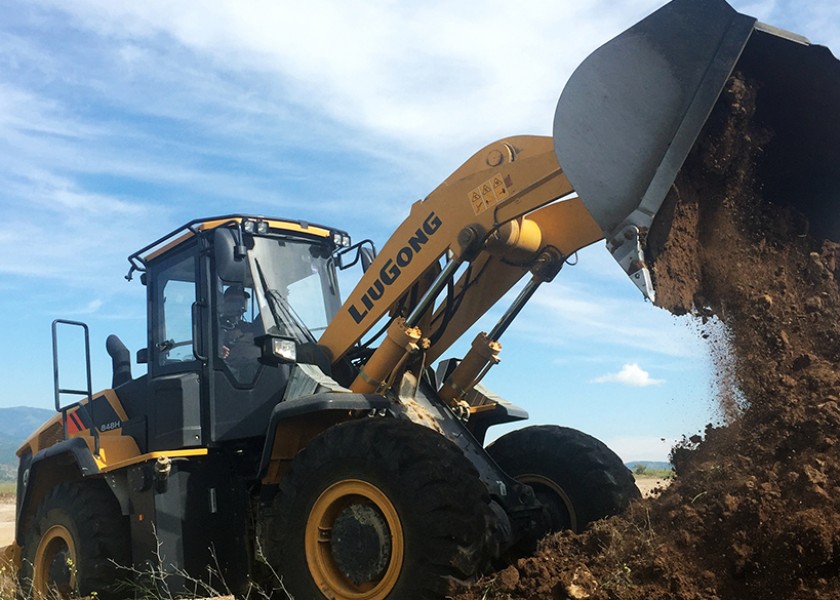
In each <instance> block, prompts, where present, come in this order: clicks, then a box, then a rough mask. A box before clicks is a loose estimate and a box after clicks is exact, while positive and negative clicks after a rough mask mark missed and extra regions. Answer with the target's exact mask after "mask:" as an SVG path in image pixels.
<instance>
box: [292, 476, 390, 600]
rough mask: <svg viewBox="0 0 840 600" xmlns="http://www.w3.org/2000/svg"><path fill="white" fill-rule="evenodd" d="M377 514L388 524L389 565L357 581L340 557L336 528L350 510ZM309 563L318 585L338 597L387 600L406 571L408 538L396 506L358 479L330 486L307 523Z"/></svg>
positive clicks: (311, 512) (387, 559) (320, 498)
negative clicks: (336, 544) (406, 542)
mask: <svg viewBox="0 0 840 600" xmlns="http://www.w3.org/2000/svg"><path fill="white" fill-rule="evenodd" d="M353 510H362V511H366V512H367V513H368V514H375V515H376V519H377V521H378V522H379V523H381V524H383V525H385V526H386V527H387V534H386V535H387V537H388V541H389V542H390V548H389V551H388V552H387V553H386V554H387V555H386V556H385V559H386V561H387V562H386V564H385V565H383V567H382V568H381V569H378V572H377V574H376V575H375V576H372V577H371V578H370V579H369V580H366V581H354V580H353V579H352V578H351V577H350V576H349V575H348V574H347V573H346V571H345V570H344V569H342V567H341V565H340V564H339V561H338V560H337V559H336V556H335V552H334V546H333V543H334V540H333V528H334V526H335V525H336V523H337V520H338V519H339V518H340V517H341V515H343V514H346V513H347V511H353ZM305 546H306V562H307V565H308V566H309V572H310V573H311V575H312V578H313V579H314V580H315V584H316V585H317V586H318V588H319V589H320V590H321V592H322V593H323V594H324V595H325V596H326V597H327V598H331V599H335V600H384V599H385V598H387V597H388V594H390V593H391V591H393V589H394V586H395V585H396V583H397V580H398V579H399V576H400V572H401V570H402V564H403V557H404V553H405V540H404V537H403V530H402V525H401V523H400V518H399V515H398V514H397V510H396V509H395V508H394V505H393V504H392V503H391V501H390V500H389V499H388V497H387V496H386V495H385V494H384V493H383V492H382V491H381V490H380V489H379V488H377V487H376V486H374V485H372V484H370V483H368V482H366V481H360V480H357V479H348V480H344V481H340V482H338V483H335V484H333V485H331V486H330V487H328V488H327V489H326V490H324V492H323V493H322V494H321V495H320V496H319V497H318V499H317V500H316V501H315V504H314V505H313V507H312V510H311V511H310V513H309V518H308V519H307V522H306V538H305Z"/></svg>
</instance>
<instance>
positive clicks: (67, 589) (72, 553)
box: [32, 525, 78, 600]
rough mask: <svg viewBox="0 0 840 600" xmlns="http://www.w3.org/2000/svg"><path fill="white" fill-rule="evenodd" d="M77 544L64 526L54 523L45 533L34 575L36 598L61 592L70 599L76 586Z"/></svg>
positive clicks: (37, 552)
mask: <svg viewBox="0 0 840 600" xmlns="http://www.w3.org/2000/svg"><path fill="white" fill-rule="evenodd" d="M76 558H77V554H76V543H75V542H74V541H73V536H72V535H71V534H70V531H69V530H68V529H67V528H66V527H64V526H63V525H53V526H52V527H50V528H49V529H47V531H46V533H44V535H43V536H41V541H40V542H39V543H38V549H37V550H36V551H35V564H34V565H33V574H32V591H33V596H34V600H46V599H47V598H49V597H51V594H54V593H55V592H58V594H59V596H60V597H61V598H69V597H70V595H71V594H72V593H73V592H74V591H75V589H76V569H77V568H78V562H77V560H76Z"/></svg>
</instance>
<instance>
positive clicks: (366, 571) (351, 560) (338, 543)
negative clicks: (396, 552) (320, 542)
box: [330, 504, 391, 585]
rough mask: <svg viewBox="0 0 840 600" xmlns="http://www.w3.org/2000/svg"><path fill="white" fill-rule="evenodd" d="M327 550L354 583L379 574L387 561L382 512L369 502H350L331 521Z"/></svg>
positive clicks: (388, 547) (388, 551)
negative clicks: (330, 533) (331, 528)
mask: <svg viewBox="0 0 840 600" xmlns="http://www.w3.org/2000/svg"><path fill="white" fill-rule="evenodd" d="M330 551H331V553H332V557H333V560H334V561H335V565H336V567H338V569H339V570H340V571H341V572H342V573H343V574H344V576H345V577H347V578H348V579H349V580H350V581H352V582H353V583H355V584H357V585H358V584H360V583H362V582H365V581H376V580H378V579H379V578H381V577H382V576H383V575H384V574H385V571H386V569H387V568H388V564H389V563H390V561H391V534H390V531H389V529H388V522H387V521H386V519H385V517H384V515H382V513H381V512H380V511H378V510H377V509H376V508H375V507H374V506H371V505H370V504H351V505H350V506H348V507H346V508H345V509H344V510H342V511H341V512H340V513H339V514H338V516H337V517H336V519H335V523H334V524H333V531H332V539H331V541H330Z"/></svg>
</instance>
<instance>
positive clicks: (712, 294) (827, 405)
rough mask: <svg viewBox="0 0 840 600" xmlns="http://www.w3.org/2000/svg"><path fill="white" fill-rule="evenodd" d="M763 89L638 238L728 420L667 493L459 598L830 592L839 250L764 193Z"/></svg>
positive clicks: (553, 540) (730, 91) (724, 121)
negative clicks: (693, 340) (688, 321)
mask: <svg viewBox="0 0 840 600" xmlns="http://www.w3.org/2000/svg"><path fill="white" fill-rule="evenodd" d="M758 89H759V88H758V86H755V85H753V84H752V82H749V81H743V80H741V79H739V78H738V77H736V78H734V79H733V80H732V81H730V84H729V85H728V87H727V90H726V91H725V93H724V96H723V101H722V102H720V103H719V105H718V107H717V108H716V110H715V113H714V114H713V116H712V118H711V119H710V121H709V123H708V124H707V128H706V130H705V131H704V134H703V135H702V136H701V141H700V143H699V144H698V145H697V146H696V147H695V149H694V151H693V152H692V155H691V156H690V157H689V159H688V161H687V162H686V164H685V166H684V167H683V170H682V171H681V173H680V175H679V177H678V179H677V181H676V182H675V184H674V186H673V189H672V190H671V194H670V195H669V198H668V200H667V202H666V206H665V207H664V209H663V211H662V212H661V214H660V216H659V217H658V218H657V223H656V224H655V226H654V227H653V228H652V229H651V232H650V237H649V239H648V251H649V256H648V259H649V262H650V264H651V265H652V270H653V276H654V278H655V282H656V287H657V293H658V296H657V301H656V303H657V304H658V305H659V306H662V307H664V308H666V309H667V310H670V311H671V312H673V313H675V314H690V315H693V316H694V317H695V318H696V319H697V322H698V329H699V331H700V333H701V335H703V336H704V337H707V338H709V339H710V340H711V341H712V342H713V343H712V344H710V347H711V348H712V350H713V353H714V355H715V356H714V357H715V362H716V365H717V384H718V385H717V388H718V395H719V401H720V404H721V407H722V409H723V413H724V419H723V423H721V424H717V425H716V426H711V425H710V426H709V427H708V428H707V431H706V433H705V435H704V436H694V437H693V438H692V439H686V440H685V442H684V443H683V444H681V445H680V446H678V447H677V448H675V449H674V452H673V462H674V465H675V469H676V473H677V476H676V478H675V480H674V481H673V482H672V483H671V485H670V486H669V487H668V488H667V489H665V490H663V491H662V493H661V494H659V495H658V496H656V497H653V498H646V499H643V500H641V501H639V502H637V503H635V504H634V505H632V506H631V508H630V509H629V511H628V512H627V514H625V515H622V516H619V517H615V518H612V519H609V520H605V521H601V522H598V523H596V524H595V525H594V526H593V527H592V528H591V529H590V530H588V531H587V532H585V533H583V534H581V535H574V534H571V533H560V534H556V535H554V536H552V537H550V538H548V539H546V540H545V541H544V542H543V543H542V545H541V547H540V549H539V551H538V552H537V554H535V555H534V556H531V557H527V558H523V559H520V560H518V561H516V562H515V563H514V564H512V565H510V566H509V567H507V568H505V569H504V570H502V571H500V572H498V573H495V574H493V575H490V576H488V577H486V578H484V579H483V580H481V581H480V582H479V583H478V584H477V585H476V586H475V587H474V588H472V589H471V590H469V591H468V592H466V593H464V594H463V595H460V596H458V597H457V598H458V600H479V599H481V600H494V599H495V600H512V599H523V600H524V599H537V598H547V599H564V598H592V599H626V600H637V599H638V600H641V599H646V600H659V599H666V598H667V599H676V600H682V599H685V600H699V599H707V600H714V599H720V600H734V599H739V600H740V599H748V598H749V599H751V598H756V599H763V600H776V599H779V600H781V599H785V600H790V599H805V598H808V599H818V600H820V599H826V598H840V577H838V572H840V443H838V432H840V369H838V366H839V365H838V363H840V293H838V283H837V282H838V277H840V261H839V260H838V257H840V252H838V246H837V245H835V244H833V243H831V242H828V241H825V240H823V239H817V238H814V237H812V236H811V235H809V223H808V220H807V218H806V217H805V216H804V215H802V214H799V213H798V212H797V211H796V209H795V208H792V207H789V206H781V205H780V204H778V203H777V204H770V203H768V202H767V201H766V200H765V199H764V198H763V195H764V194H763V192H764V188H763V187H762V182H761V181H760V179H759V177H758V175H757V165H759V164H760V163H761V159H762V149H763V148H764V147H765V146H766V145H767V144H768V143H770V142H771V140H772V138H773V131H772V130H770V129H767V128H766V127H765V128H762V127H759V126H758V125H756V123H755V122H754V119H753V111H754V108H755V97H756V94H757V93H759V92H758ZM792 200H795V199H792Z"/></svg>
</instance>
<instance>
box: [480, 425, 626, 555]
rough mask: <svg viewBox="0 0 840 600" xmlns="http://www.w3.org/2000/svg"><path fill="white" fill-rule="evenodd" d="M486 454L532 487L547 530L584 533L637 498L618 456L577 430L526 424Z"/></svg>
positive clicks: (513, 475)
mask: <svg viewBox="0 0 840 600" xmlns="http://www.w3.org/2000/svg"><path fill="white" fill-rule="evenodd" d="M487 452H488V454H490V456H491V457H492V458H493V460H495V461H496V463H497V464H498V465H499V466H500V467H501V468H502V469H503V470H504V471H505V472H506V473H507V474H508V475H510V476H511V477H513V478H514V479H516V480H517V481H519V482H520V483H525V484H528V485H530V486H531V487H532V488H533V489H534V493H535V494H536V496H537V498H538V499H539V500H540V501H541V502H542V503H543V504H544V505H546V507H547V508H548V511H549V513H550V516H551V526H550V530H551V531H561V530H564V529H571V530H572V531H576V532H580V531H583V530H584V529H585V528H586V527H587V526H588V525H589V524H590V523H592V522H593V521H597V520H598V519H603V518H605V517H609V516H611V515H615V514H618V513H620V512H622V511H624V510H625V509H626V508H627V506H628V505H629V504H630V502H631V501H633V500H635V499H637V498H640V497H641V494H640V493H639V489H638V488H637V487H636V483H635V481H634V479H633V474H632V473H631V472H630V470H629V469H628V468H627V467H625V466H624V464H623V463H622V462H621V459H620V458H619V457H618V455H617V454H615V452H613V451H612V450H610V449H609V448H608V447H607V446H606V445H605V444H604V443H602V442H600V441H599V440H597V439H595V438H594V437H592V436H590V435H587V434H585V433H582V432H580V431H577V430H575V429H570V428H568V427H559V426H556V425H542V426H534V427H526V428H524V429H520V430H517V431H513V432H511V433H509V434H507V435H505V436H502V437H501V438H499V439H498V440H496V441H495V442H494V443H493V444H491V445H490V446H489V447H488V448H487ZM535 542H536V540H531V545H533V543H535Z"/></svg>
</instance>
